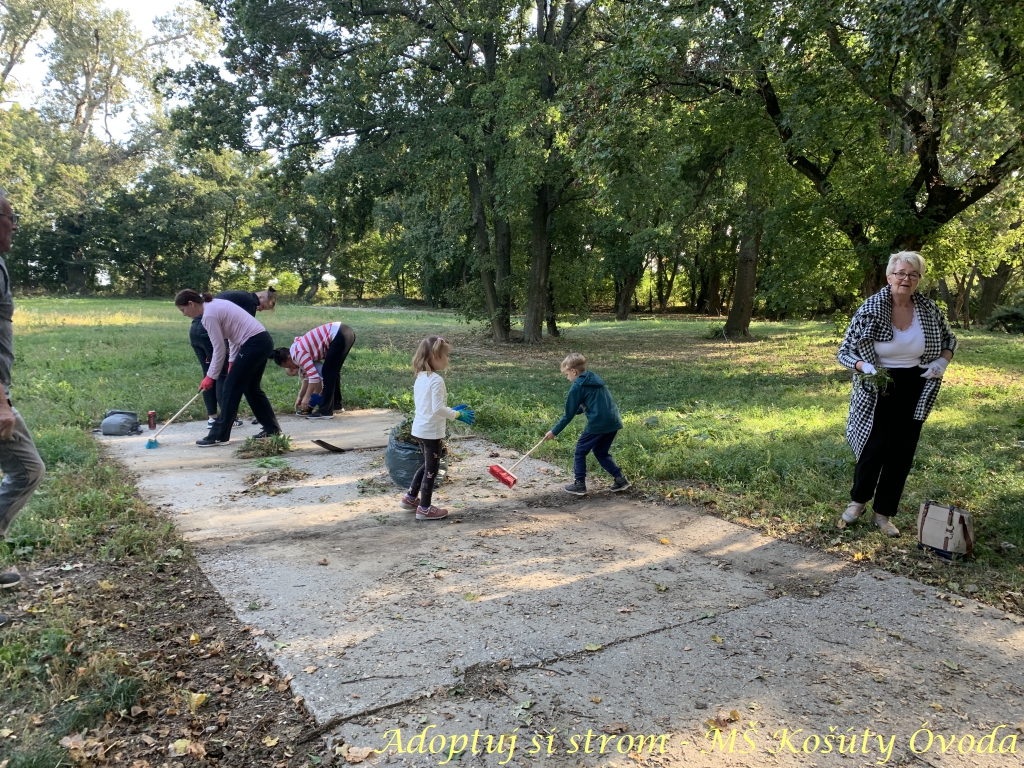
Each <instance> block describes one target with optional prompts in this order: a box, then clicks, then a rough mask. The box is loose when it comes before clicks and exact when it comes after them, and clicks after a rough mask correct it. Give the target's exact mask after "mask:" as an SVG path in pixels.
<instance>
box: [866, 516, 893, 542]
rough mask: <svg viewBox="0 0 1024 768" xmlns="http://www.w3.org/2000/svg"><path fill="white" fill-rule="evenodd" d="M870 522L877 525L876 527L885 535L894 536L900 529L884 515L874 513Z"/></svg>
mask: <svg viewBox="0 0 1024 768" xmlns="http://www.w3.org/2000/svg"><path fill="white" fill-rule="evenodd" d="M871 522H873V523H874V524H875V525H877V526H878V529H879V530H880V531H881V532H882V533H884V534H885V535H886V536H892V537H893V538H896V537H897V536H899V535H900V529H899V528H897V527H896V526H895V525H893V524H892V521H891V520H890V519H889V518H888V517H886V516H885V515H879V514H876V515H875V516H874V518H873V519H872V521H871Z"/></svg>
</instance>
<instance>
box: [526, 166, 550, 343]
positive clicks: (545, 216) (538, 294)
mask: <svg viewBox="0 0 1024 768" xmlns="http://www.w3.org/2000/svg"><path fill="white" fill-rule="evenodd" d="M549 209H550V206H549V204H548V185H547V184H541V185H540V187H538V188H537V192H536V199H535V200H534V204H533V220H532V222H531V230H532V241H531V244H530V257H531V258H530V282H529V286H528V292H527V299H526V317H525V318H523V341H524V342H526V343H527V344H539V343H540V341H541V326H542V324H543V322H544V309H545V308H546V307H547V298H548V290H547V289H548V273H549V271H550V268H551V248H550V245H551V244H550V240H549V231H548V226H549V220H550V212H549Z"/></svg>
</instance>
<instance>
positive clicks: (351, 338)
mask: <svg viewBox="0 0 1024 768" xmlns="http://www.w3.org/2000/svg"><path fill="white" fill-rule="evenodd" d="M355 343H356V332H355V331H353V330H352V329H351V328H349V327H348V326H347V325H342V326H341V327H340V328H339V329H338V335H337V336H335V337H334V340H333V341H332V342H331V344H330V346H329V347H327V354H326V355H324V365H323V370H322V371H321V373H320V375H321V376H322V377H323V380H324V391H323V392H322V393H321V394H322V397H323V400H321V402H320V413H322V414H324V415H327V414H330V413H334V411H335V410H336V409H337V410H341V407H342V405H341V366H343V365H344V364H345V358H346V357H348V353H349V352H350V351H351V349H352V345H353V344H355Z"/></svg>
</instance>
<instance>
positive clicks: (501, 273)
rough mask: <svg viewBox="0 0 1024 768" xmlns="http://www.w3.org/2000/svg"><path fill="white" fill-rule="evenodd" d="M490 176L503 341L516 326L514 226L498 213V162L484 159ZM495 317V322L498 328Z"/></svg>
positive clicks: (496, 292)
mask: <svg viewBox="0 0 1024 768" xmlns="http://www.w3.org/2000/svg"><path fill="white" fill-rule="evenodd" d="M484 172H485V173H486V175H487V187H488V203H489V204H490V207H491V221H492V222H493V224H492V229H493V231H494V290H495V301H496V306H497V310H496V311H497V316H496V318H495V319H496V321H497V323H498V327H499V330H500V332H501V341H508V338H509V332H510V331H511V328H512V226H511V225H510V224H509V222H508V219H507V218H505V217H504V216H502V215H501V214H499V213H498V207H497V202H496V200H495V196H494V193H493V191H492V190H493V189H494V187H495V180H494V174H495V162H494V159H493V158H490V157H489V158H486V159H485V160H484ZM494 323H495V320H492V321H491V328H492V329H493V328H494Z"/></svg>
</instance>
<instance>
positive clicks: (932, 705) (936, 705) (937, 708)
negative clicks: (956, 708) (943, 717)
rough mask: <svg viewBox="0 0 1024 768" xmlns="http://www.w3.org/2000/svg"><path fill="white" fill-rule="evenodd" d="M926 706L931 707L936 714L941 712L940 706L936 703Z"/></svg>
mask: <svg viewBox="0 0 1024 768" xmlns="http://www.w3.org/2000/svg"><path fill="white" fill-rule="evenodd" d="M928 706H929V707H931V708H932V709H934V710H935V711H936V712H941V711H942V705H941V704H938V703H936V702H934V701H933V702H932V703H931V704H929V705H928Z"/></svg>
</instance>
